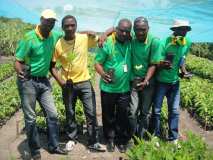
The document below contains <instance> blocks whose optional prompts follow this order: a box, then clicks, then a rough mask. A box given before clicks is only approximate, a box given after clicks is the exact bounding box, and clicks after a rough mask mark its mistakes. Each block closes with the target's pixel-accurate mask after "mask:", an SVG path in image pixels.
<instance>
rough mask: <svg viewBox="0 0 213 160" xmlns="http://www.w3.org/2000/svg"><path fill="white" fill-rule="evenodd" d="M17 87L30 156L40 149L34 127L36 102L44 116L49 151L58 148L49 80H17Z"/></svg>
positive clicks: (55, 119) (55, 118)
mask: <svg viewBox="0 0 213 160" xmlns="http://www.w3.org/2000/svg"><path fill="white" fill-rule="evenodd" d="M17 85H18V90H19V95H20V98H21V106H22V110H23V113H24V119H25V126H26V134H27V139H28V144H29V148H30V151H31V154H32V155H33V154H36V153H39V149H40V142H39V134H38V130H37V127H36V113H35V107H36V100H37V101H38V102H39V104H40V106H41V107H42V109H43V111H44V115H45V116H46V121H47V129H48V147H49V150H53V149H55V148H56V147H58V119H57V111H56V108H55V105H54V100H53V96H52V94H51V85H50V82H49V80H48V79H40V80H33V79H29V80H22V79H18V80H17Z"/></svg>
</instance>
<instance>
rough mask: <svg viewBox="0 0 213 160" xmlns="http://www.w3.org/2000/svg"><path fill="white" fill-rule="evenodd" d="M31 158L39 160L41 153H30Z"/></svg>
mask: <svg viewBox="0 0 213 160" xmlns="http://www.w3.org/2000/svg"><path fill="white" fill-rule="evenodd" d="M32 159H33V160H41V154H40V153H37V154H35V155H32Z"/></svg>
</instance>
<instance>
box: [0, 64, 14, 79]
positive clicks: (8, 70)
mask: <svg viewBox="0 0 213 160" xmlns="http://www.w3.org/2000/svg"><path fill="white" fill-rule="evenodd" d="M0 71H1V72H0V82H1V81H3V80H5V79H6V78H8V77H10V76H11V75H12V74H13V73H14V67H13V63H12V62H8V63H3V64H0Z"/></svg>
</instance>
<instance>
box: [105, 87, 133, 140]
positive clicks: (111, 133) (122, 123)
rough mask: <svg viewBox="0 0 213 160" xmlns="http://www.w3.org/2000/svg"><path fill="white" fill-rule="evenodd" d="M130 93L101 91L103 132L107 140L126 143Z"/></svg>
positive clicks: (127, 138) (128, 137)
mask: <svg viewBox="0 0 213 160" xmlns="http://www.w3.org/2000/svg"><path fill="white" fill-rule="evenodd" d="M129 102H130V93H129V92H126V93H108V92H104V91H101V106H102V122H103V133H104V136H105V139H106V140H107V141H115V142H116V143H118V144H126V143H127V142H128V141H129V139H130V138H131V137H130V136H129V133H128V127H129V121H128V110H129Z"/></svg>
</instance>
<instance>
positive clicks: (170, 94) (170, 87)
mask: <svg viewBox="0 0 213 160" xmlns="http://www.w3.org/2000/svg"><path fill="white" fill-rule="evenodd" d="M164 96H166V98H167V105H168V120H169V121H168V125H169V137H168V139H169V140H175V139H177V138H178V121H179V104H180V89H179V82H177V83H175V84H168V83H160V82H159V83H158V85H157V89H156V96H155V99H154V119H153V120H154V133H155V135H156V136H160V114H161V108H162V103H163V99H164Z"/></svg>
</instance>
